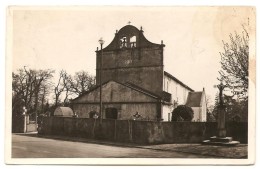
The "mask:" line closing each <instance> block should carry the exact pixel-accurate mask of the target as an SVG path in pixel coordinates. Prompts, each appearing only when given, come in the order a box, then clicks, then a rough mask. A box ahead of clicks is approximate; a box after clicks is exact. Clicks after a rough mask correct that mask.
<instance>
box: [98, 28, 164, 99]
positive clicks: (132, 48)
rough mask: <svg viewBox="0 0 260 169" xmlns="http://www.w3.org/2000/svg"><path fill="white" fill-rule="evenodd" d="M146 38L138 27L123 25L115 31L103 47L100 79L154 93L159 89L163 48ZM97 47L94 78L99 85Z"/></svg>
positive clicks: (160, 85) (161, 76)
mask: <svg viewBox="0 0 260 169" xmlns="http://www.w3.org/2000/svg"><path fill="white" fill-rule="evenodd" d="M164 47H165V45H164V44H163V43H161V44H155V43H152V42H150V41H148V40H147V39H146V38H145V37H144V35H143V30H142V27H141V28H140V30H139V29H137V28H136V27H134V26H132V25H126V26H124V27H122V28H121V29H120V30H119V31H116V34H115V37H114V39H113V40H112V42H111V43H110V44H109V45H108V46H107V47H105V48H104V49H103V58H102V63H103V64H102V79H103V80H102V82H106V81H109V80H114V81H117V82H120V83H130V84H134V85H136V86H138V87H141V88H143V89H145V90H147V91H149V92H152V93H154V94H156V95H158V96H161V95H162V91H163V73H164V69H163V48H164ZM100 58H101V50H97V51H96V77H97V84H99V71H100Z"/></svg>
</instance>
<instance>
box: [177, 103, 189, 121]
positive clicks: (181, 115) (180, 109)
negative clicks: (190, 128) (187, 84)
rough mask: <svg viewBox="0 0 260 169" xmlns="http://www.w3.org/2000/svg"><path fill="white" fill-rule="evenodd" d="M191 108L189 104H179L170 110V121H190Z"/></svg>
mask: <svg viewBox="0 0 260 169" xmlns="http://www.w3.org/2000/svg"><path fill="white" fill-rule="evenodd" d="M193 115H194V113H193V110H192V108H190V107H189V106H185V105H179V106H177V108H175V109H174V110H173V111H172V121H191V120H192V119H193Z"/></svg>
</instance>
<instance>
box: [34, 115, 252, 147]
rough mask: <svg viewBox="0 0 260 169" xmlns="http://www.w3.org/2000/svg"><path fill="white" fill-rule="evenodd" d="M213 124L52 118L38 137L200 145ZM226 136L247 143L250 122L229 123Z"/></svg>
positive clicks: (207, 135) (213, 127)
mask: <svg viewBox="0 0 260 169" xmlns="http://www.w3.org/2000/svg"><path fill="white" fill-rule="evenodd" d="M216 130H217V123H214V122H152V121H132V120H110V119H103V120H102V125H100V121H99V119H98V120H95V119H89V118H68V117H63V118H62V117H49V118H44V119H43V121H42V123H41V124H40V125H39V134H42V135H64V136H72V137H83V138H93V139H101V140H110V141H117V142H132V143H138V144H161V143H201V142H202V141H203V140H205V139H208V138H209V137H211V136H214V135H216ZM227 136H232V137H233V138H234V139H235V140H238V141H240V142H241V143H247V138H248V125H247V123H227Z"/></svg>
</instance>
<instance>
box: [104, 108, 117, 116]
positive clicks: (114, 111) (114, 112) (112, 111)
mask: <svg viewBox="0 0 260 169" xmlns="http://www.w3.org/2000/svg"><path fill="white" fill-rule="evenodd" d="M117 114H118V112H117V109H116V108H113V107H109V108H106V119H117Z"/></svg>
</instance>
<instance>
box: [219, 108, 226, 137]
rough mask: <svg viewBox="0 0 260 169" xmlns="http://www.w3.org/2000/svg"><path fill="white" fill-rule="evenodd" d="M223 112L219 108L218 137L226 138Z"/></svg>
mask: <svg viewBox="0 0 260 169" xmlns="http://www.w3.org/2000/svg"><path fill="white" fill-rule="evenodd" d="M225 122H226V120H225V110H224V109H223V108H220V110H219V112H218V137H220V138H225V137H226V126H225Z"/></svg>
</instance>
